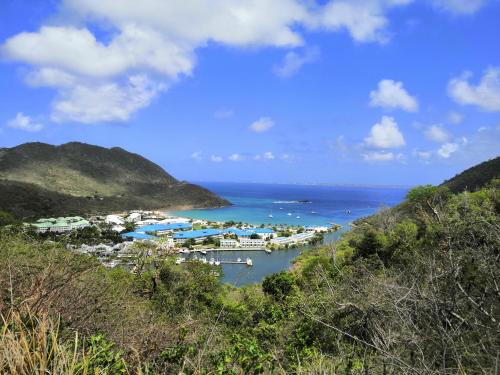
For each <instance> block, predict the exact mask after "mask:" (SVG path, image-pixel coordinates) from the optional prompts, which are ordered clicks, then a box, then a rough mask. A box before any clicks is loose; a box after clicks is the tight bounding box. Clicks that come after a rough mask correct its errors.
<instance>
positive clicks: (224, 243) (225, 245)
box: [220, 238, 240, 249]
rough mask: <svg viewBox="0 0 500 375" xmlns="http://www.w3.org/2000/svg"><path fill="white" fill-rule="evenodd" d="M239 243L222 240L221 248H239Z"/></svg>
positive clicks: (227, 239)
mask: <svg viewBox="0 0 500 375" xmlns="http://www.w3.org/2000/svg"><path fill="white" fill-rule="evenodd" d="M239 245H240V244H239V242H238V241H237V240H235V239H232V238H226V239H224V238H223V239H221V240H220V247H221V249H234V248H237V247H239Z"/></svg>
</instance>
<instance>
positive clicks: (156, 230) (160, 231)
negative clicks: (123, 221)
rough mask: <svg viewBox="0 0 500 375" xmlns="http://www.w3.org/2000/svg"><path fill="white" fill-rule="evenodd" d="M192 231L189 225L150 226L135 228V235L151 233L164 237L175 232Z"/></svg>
mask: <svg viewBox="0 0 500 375" xmlns="http://www.w3.org/2000/svg"><path fill="white" fill-rule="evenodd" d="M190 229H192V225H191V223H170V224H152V225H146V226H143V227H139V228H137V229H136V230H135V231H136V232H137V233H153V234H154V235H158V236H161V235H165V234H170V233H173V232H176V231H183V230H190Z"/></svg>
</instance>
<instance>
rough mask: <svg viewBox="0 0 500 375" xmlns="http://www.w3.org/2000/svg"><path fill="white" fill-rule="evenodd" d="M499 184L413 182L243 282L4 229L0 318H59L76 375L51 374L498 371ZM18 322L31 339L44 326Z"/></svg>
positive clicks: (11, 336) (1, 348) (0, 349)
mask: <svg viewBox="0 0 500 375" xmlns="http://www.w3.org/2000/svg"><path fill="white" fill-rule="evenodd" d="M499 186H500V181H498V180H497V181H492V182H490V184H489V185H487V186H485V187H484V188H483V189H480V190H478V191H476V192H472V193H469V192H465V193H460V194H452V193H450V192H449V191H448V189H447V188H446V187H431V186H423V187H419V188H416V189H413V190H412V191H410V192H409V193H408V199H407V200H406V202H404V203H403V204H402V205H400V206H398V207H395V208H393V209H389V210H385V211H382V212H380V213H379V214H377V215H374V216H372V217H369V218H366V219H364V220H360V221H358V223H357V225H356V227H355V228H354V229H353V230H352V231H350V232H348V233H346V234H344V235H343V236H342V238H341V240H340V241H338V242H337V243H335V244H334V245H332V246H331V247H328V248H324V247H323V248H315V249H313V250H311V251H306V252H304V253H303V255H301V256H300V257H299V258H298V259H297V261H296V263H295V266H294V270H293V271H292V272H281V273H278V274H274V275H270V276H268V277H267V278H266V279H265V280H264V281H263V283H262V284H261V285H252V286H247V287H244V288H240V289H237V288H233V287H231V286H228V285H222V284H220V282H219V281H218V276H217V272H220V270H217V269H214V268H212V267H210V266H208V265H205V264H202V263H199V262H186V263H185V264H183V265H175V264H173V259H172V258H167V260H164V259H160V258H157V256H156V255H155V253H154V252H153V253H152V254H153V255H151V256H150V259H151V260H150V261H149V262H148V264H147V267H146V266H141V267H136V269H135V271H134V272H133V273H129V272H125V271H122V270H119V269H111V270H108V269H104V267H102V266H100V265H99V264H98V263H97V261H95V260H94V259H93V258H91V257H89V256H83V255H76V254H73V253H70V252H68V251H66V250H64V248H63V246H61V245H60V244H57V243H54V242H48V241H45V242H43V241H39V240H36V241H35V240H33V239H32V238H30V237H27V236H25V235H15V234H12V232H9V233H7V231H4V232H0V261H1V262H2V264H1V265H0V311H1V313H2V315H3V316H4V317H5V321H7V322H8V321H9V319H10V318H9V317H10V316H18V317H19V318H18V319H20V320H21V321H23V322H25V321H29V320H30V319H41V321H47V322H60V324H59V325H54V324H53V323H50V324H49V323H47V326H46V328H44V332H47V335H48V337H51V340H52V344H51V345H52V346H53V347H57V348H61V349H60V350H56V351H51V352H50V353H53V354H51V355H54V356H56V357H57V358H59V357H60V358H63V360H57V361H55V360H54V361H52V360H51V361H50V363H54V364H56V363H59V362H61V361H62V362H63V363H67V364H68V366H72V367H71V369H74V370H72V371H73V372H68V371H66V368H67V367H61V366H62V365H58V367H50V372H51V373H52V374H65V373H79V372H78V371H79V369H80V368H81V367H80V366H86V368H88V369H89V370H88V371H90V373H95V371H97V372H99V371H103V372H101V373H109V374H120V373H140V372H143V373H148V374H165V373H167V374H178V373H183V374H243V373H252V374H258V373H295V374H311V373H313V374H330V373H331V374H335V373H340V374H393V373H415V374H437V373H439V374H457V373H458V374H475V373H495V372H497V371H498V353H499V352H500V334H499V333H500V332H499V326H498V322H499V321H500V294H499V289H498V280H500V253H499V249H500V230H499V229H500V215H499V213H500V196H499V191H498V187H499ZM143 246H145V248H144V249H143V250H144V251H143V252H142V253H143V254H147V253H148V251H147V245H143ZM143 260H144V259H141V261H143ZM138 261H139V260H138ZM33 317H34V318H33ZM17 326H18V324H17V325H16V324H10V323H9V324H7V327H17ZM24 327H26V329H27V330H28V331H31V330H32V331H33V332H35V333H36V332H37V327H38V325H36V324H35V325H33V324H29V325H25V326H24ZM3 332H4V333H3V334H2V335H3V336H2V340H10V342H11V344H9V346H5V345H0V373H5V372H7V373H9V369H10V368H9V367H8V366H9V363H10V362H8V361H6V360H3V358H7V356H8V355H11V354H9V353H11V351H10V350H8V349H7V348H8V347H18V346H22V345H20V343H21V342H22V340H23V338H22V337H23V336H22V335H20V334H18V333H15V332H16V331H15V330H14V331H12V329H11V328H8V329H4V331H3ZM27 335H29V336H30V337H37V334H31V333H30V332H28V333H27ZM75 338H77V339H75ZM3 342H5V341H3ZM75 342H76V343H77V345H75ZM16 345H17V346H16ZM47 347H48V346H47ZM39 348H40V347H39ZM75 348H76V349H75ZM81 348H85V349H81ZM46 350H47V349H46ZM75 351H76V352H77V354H76V355H74V353H75ZM39 352H40V355H37V356H36V358H45V357H46V356H45V352H44V351H43V349H42V348H41V349H39ZM19 353H20V354H18V358H20V359H19V360H21V361H28V360H29V358H30V357H29V356H30V354H29V353H23V352H22V351H20V352H19ZM30 353H31V351H30ZM54 353H55V354H54ZM65 353H66V354H65ZM44 356H45V357H44ZM70 359H71V361H69V360H70ZM75 363H76V364H75ZM65 366H66V365H65ZM103 369H104V370H103ZM25 373H26V374H28V373H34V372H33V371H32V372H30V371H26V372H25ZM87 373H89V372H87Z"/></svg>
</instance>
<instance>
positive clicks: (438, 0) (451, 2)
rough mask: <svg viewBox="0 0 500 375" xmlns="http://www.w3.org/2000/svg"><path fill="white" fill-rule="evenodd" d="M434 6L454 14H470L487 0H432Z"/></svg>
mask: <svg viewBox="0 0 500 375" xmlns="http://www.w3.org/2000/svg"><path fill="white" fill-rule="evenodd" d="M432 2H433V4H434V6H436V7H438V8H440V9H443V10H446V11H448V12H451V13H454V14H472V13H475V12H477V11H478V10H479V9H481V8H482V7H483V5H485V4H486V2H487V0H433V1H432Z"/></svg>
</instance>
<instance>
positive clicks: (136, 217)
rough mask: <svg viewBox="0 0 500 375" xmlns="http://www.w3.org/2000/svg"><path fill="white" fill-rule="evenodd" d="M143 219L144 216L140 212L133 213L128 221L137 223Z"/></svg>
mask: <svg viewBox="0 0 500 375" xmlns="http://www.w3.org/2000/svg"><path fill="white" fill-rule="evenodd" d="M141 219H142V215H141V214H140V213H139V212H132V213H131V214H130V215H128V217H127V221H131V222H133V223H137V222H138V221H140V220H141Z"/></svg>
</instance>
